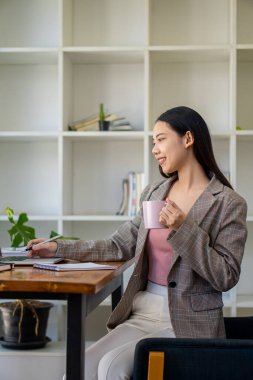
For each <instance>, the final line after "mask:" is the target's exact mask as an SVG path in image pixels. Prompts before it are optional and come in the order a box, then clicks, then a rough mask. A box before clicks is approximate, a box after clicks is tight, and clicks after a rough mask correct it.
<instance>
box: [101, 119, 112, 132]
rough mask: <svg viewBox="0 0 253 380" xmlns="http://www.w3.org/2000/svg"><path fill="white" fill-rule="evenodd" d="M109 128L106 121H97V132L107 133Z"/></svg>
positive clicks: (108, 123)
mask: <svg viewBox="0 0 253 380" xmlns="http://www.w3.org/2000/svg"><path fill="white" fill-rule="evenodd" d="M109 126H110V122H109V121H106V120H103V121H99V130H100V131H108V130H109Z"/></svg>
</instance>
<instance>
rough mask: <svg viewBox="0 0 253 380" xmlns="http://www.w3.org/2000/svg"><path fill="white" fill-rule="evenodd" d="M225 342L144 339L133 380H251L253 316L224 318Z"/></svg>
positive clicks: (137, 356) (138, 347)
mask: <svg viewBox="0 0 253 380" xmlns="http://www.w3.org/2000/svg"><path fill="white" fill-rule="evenodd" d="M225 329H226V335H227V338H226V339H188V338H187V339H184V338H148V339H142V340H141V341H140V342H139V343H138V344H137V345H136V349H135V358H134V371H133V380H167V379H168V380H253V317H226V318H225Z"/></svg>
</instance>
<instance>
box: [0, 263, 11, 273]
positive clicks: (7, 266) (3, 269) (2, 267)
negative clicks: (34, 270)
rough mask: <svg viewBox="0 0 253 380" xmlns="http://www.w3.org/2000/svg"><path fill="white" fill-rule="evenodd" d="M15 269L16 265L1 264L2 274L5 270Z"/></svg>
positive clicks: (0, 270)
mask: <svg viewBox="0 0 253 380" xmlns="http://www.w3.org/2000/svg"><path fill="white" fill-rule="evenodd" d="M13 268H14V264H9V263H8V264H5V263H4V264H3V263H0V272H3V271H5V270H12V269H13Z"/></svg>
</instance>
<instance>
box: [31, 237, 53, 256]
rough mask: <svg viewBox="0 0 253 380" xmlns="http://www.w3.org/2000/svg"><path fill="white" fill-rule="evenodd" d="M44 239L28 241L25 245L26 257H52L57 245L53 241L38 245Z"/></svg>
mask: <svg viewBox="0 0 253 380" xmlns="http://www.w3.org/2000/svg"><path fill="white" fill-rule="evenodd" d="M44 240H46V239H44V238H40V239H33V240H30V241H29V242H28V244H27V248H28V249H29V251H28V254H27V255H28V257H35V256H40V257H54V255H55V252H56V251H57V243H56V242H55V241H50V242H48V243H45V244H38V243H42V242H43V241H44Z"/></svg>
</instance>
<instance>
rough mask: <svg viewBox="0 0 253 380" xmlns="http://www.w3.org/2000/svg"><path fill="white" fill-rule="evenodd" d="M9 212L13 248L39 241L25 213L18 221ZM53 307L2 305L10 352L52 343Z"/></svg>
mask: <svg viewBox="0 0 253 380" xmlns="http://www.w3.org/2000/svg"><path fill="white" fill-rule="evenodd" d="M5 211H6V214H7V216H8V219H9V222H10V223H11V224H12V227H11V228H10V229H9V230H8V233H9V235H10V239H11V246H12V247H19V246H20V244H23V245H24V246H26V245H27V243H28V241H29V240H31V239H34V238H35V230H34V228H32V227H30V226H27V225H26V224H25V223H26V222H28V220H29V219H28V216H27V214H26V213H21V214H20V215H19V217H18V220H17V221H15V220H14V212H13V210H12V209H11V208H9V207H7V208H6V210H5ZM52 306H53V304H52V303H50V302H44V301H43V302H42V301H38V300H25V299H18V300H16V301H11V302H3V303H0V311H1V315H2V322H3V323H2V326H3V337H2V338H1V344H2V345H3V346H4V347H6V348H14V349H28V348H29V349H30V348H40V347H43V346H45V344H46V343H47V342H48V341H50V339H49V338H47V337H46V329H47V322H48V316H49V311H50V308H51V307H52Z"/></svg>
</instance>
